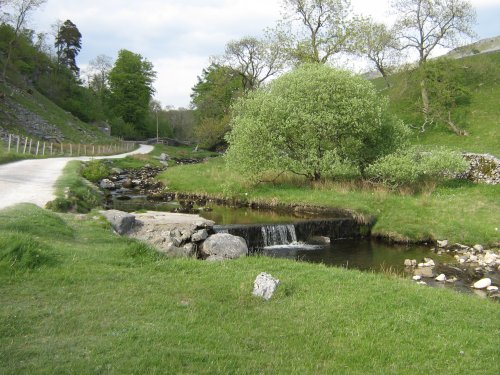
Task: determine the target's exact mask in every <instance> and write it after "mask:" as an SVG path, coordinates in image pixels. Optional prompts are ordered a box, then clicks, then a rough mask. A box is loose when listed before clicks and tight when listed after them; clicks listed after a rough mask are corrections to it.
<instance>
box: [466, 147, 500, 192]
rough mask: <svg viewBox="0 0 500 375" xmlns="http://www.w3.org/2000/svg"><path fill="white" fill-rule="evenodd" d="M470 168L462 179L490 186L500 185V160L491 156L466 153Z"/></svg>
mask: <svg viewBox="0 0 500 375" xmlns="http://www.w3.org/2000/svg"><path fill="white" fill-rule="evenodd" d="M464 157H465V159H466V160H467V161H468V162H469V167H468V169H467V171H465V173H463V174H461V175H460V176H459V177H460V178H465V179H468V180H471V181H474V182H480V183H485V184H489V185H498V184H500V159H498V158H496V157H495V156H493V155H489V154H473V153H465V154H464Z"/></svg>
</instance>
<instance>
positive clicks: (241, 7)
mask: <svg viewBox="0 0 500 375" xmlns="http://www.w3.org/2000/svg"><path fill="white" fill-rule="evenodd" d="M471 3H472V5H473V6H474V7H475V9H476V12H477V24H476V25H475V28H474V29H475V31H476V33H477V35H478V39H483V38H487V37H493V36H498V35H500V23H499V21H498V20H499V19H500V0H471ZM281 4H282V0H48V1H47V2H46V3H45V4H44V5H42V6H41V7H40V8H39V9H37V10H36V11H35V12H33V14H32V15H31V18H30V20H29V27H30V28H32V29H34V30H36V31H37V32H48V33H50V32H51V25H53V24H55V23H56V22H57V21H58V20H60V21H65V20H67V19H69V20H71V21H72V22H73V23H74V24H75V25H76V26H77V27H78V29H79V30H80V32H81V34H82V50H81V51H80V54H79V55H78V58H77V64H78V66H79V67H80V68H81V69H82V72H84V71H85V68H86V66H87V65H88V63H89V61H90V60H92V59H94V58H95V57H96V56H98V55H103V54H104V55H107V56H110V57H111V58H112V59H113V60H114V59H116V57H117V54H118V51H119V50H120V49H127V50H130V51H132V52H134V53H139V54H141V55H142V56H143V57H144V58H146V59H148V60H149V61H151V62H152V63H153V65H154V69H155V70H156V72H157V79H156V81H155V83H154V87H155V89H156V94H155V98H156V99H158V100H159V101H160V102H161V103H162V106H164V107H165V106H173V107H185V108H187V107H188V106H189V103H190V94H191V88H192V87H193V86H194V85H195V84H196V82H197V77H198V76H199V75H201V72H202V69H203V68H205V67H207V66H208V65H209V58H210V57H211V56H216V55H220V54H222V53H223V51H224V47H225V45H226V43H227V42H229V41H231V40H237V39H240V38H241V37H243V36H248V35H251V36H259V35H261V34H262V30H263V29H264V28H266V27H272V26H274V25H275V22H276V21H277V20H279V19H280V18H281ZM351 4H352V7H353V10H354V12H355V13H357V14H363V15H365V16H372V17H373V18H374V19H375V20H377V21H381V22H387V21H389V22H390V20H391V16H390V14H389V0H351Z"/></svg>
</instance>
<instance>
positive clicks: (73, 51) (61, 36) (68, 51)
mask: <svg viewBox="0 0 500 375" xmlns="http://www.w3.org/2000/svg"><path fill="white" fill-rule="evenodd" d="M54 45H55V47H56V50H57V59H58V62H59V64H62V65H64V66H66V67H67V68H68V69H69V70H70V71H71V72H73V74H74V75H75V76H76V77H78V75H79V72H80V68H78V66H77V65H76V56H77V55H78V53H79V52H80V50H81V48H82V34H81V33H80V31H79V30H78V28H77V27H76V25H75V24H74V23H73V22H71V21H70V20H66V21H64V23H63V24H62V25H61V27H59V30H57V35H56V41H55V43H54Z"/></svg>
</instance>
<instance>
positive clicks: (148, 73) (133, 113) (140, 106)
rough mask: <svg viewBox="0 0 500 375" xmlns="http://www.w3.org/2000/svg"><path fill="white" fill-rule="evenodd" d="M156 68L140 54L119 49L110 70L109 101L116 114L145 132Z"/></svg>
mask: <svg viewBox="0 0 500 375" xmlns="http://www.w3.org/2000/svg"><path fill="white" fill-rule="evenodd" d="M155 77H156V72H155V71H154V70H153V64H151V63H150V62H149V61H148V60H146V59H144V58H143V57H142V56H141V55H139V54H136V53H133V52H131V51H128V50H125V49H122V50H120V51H119V52H118V58H117V60H116V62H115V65H114V67H113V68H112V69H111V71H110V73H109V77H108V79H109V86H110V91H111V93H110V104H111V106H112V108H113V111H114V112H115V114H116V115H117V116H119V117H121V118H122V119H123V120H124V121H125V122H126V123H130V124H133V125H134V127H135V129H136V130H137V131H138V133H139V134H144V132H145V120H146V116H147V114H148V111H149V102H150V100H151V97H152V95H153V93H154V88H153V82H154V79H155Z"/></svg>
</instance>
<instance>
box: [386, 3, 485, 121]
mask: <svg viewBox="0 0 500 375" xmlns="http://www.w3.org/2000/svg"><path fill="white" fill-rule="evenodd" d="M392 8H393V10H394V12H395V13H396V15H397V17H398V18H397V22H396V25H395V28H396V30H397V32H398V36H399V38H400V40H401V43H402V47H403V48H407V49H409V50H412V51H415V52H416V53H417V54H418V65H419V68H420V69H421V70H422V71H423V72H422V74H421V77H422V80H421V81H420V96H421V102H422V112H423V114H424V116H425V119H426V121H428V120H432V118H431V117H430V116H429V115H430V113H429V109H430V103H429V101H430V98H429V93H428V84H427V79H426V76H427V75H426V74H425V64H426V63H427V59H428V58H429V56H430V55H431V53H432V52H433V51H434V50H435V49H436V47H438V46H442V47H447V48H448V47H453V46H454V45H456V44H457V42H458V38H459V37H460V36H462V35H466V36H473V35H474V32H473V30H472V24H473V23H474V22H475V11H474V8H473V7H472V5H471V4H470V2H468V1H467V0H394V1H393V2H392Z"/></svg>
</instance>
